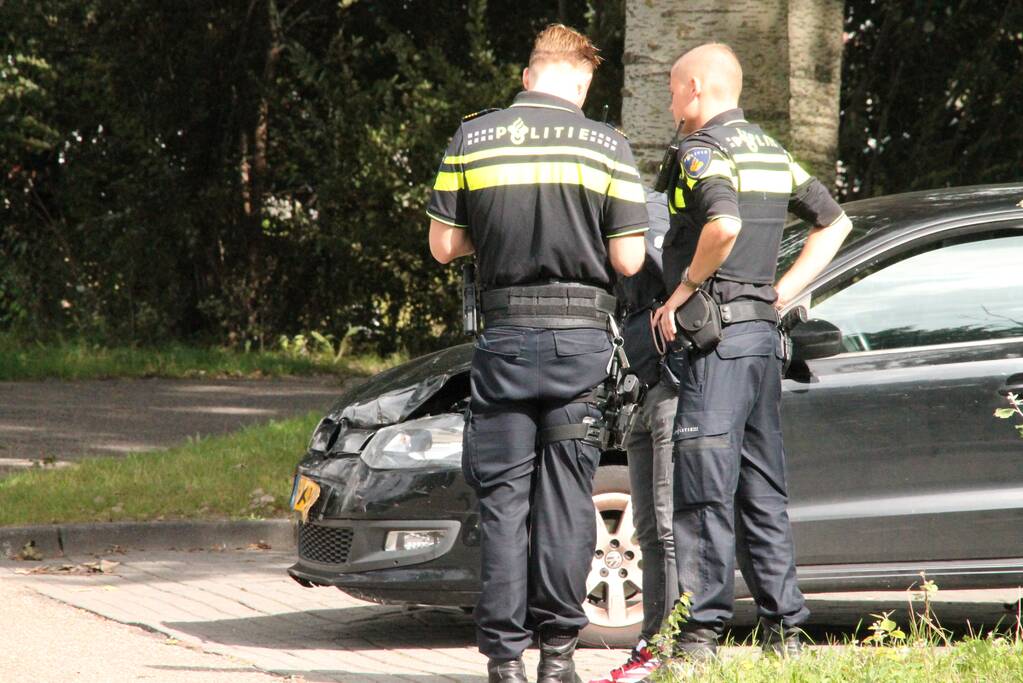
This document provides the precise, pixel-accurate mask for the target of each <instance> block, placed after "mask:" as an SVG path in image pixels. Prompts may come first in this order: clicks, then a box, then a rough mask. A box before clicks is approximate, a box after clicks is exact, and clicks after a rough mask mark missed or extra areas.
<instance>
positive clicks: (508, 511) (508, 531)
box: [462, 327, 611, 659]
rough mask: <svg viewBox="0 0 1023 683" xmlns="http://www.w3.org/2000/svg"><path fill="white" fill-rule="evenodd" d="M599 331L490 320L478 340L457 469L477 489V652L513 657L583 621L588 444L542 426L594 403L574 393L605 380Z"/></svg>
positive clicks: (580, 413)
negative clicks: (538, 637) (542, 442)
mask: <svg viewBox="0 0 1023 683" xmlns="http://www.w3.org/2000/svg"><path fill="white" fill-rule="evenodd" d="M610 356H611V343H610V339H609V337H608V333H607V332H606V331H604V330H599V329H582V328H573V329H558V330H549V329H541V328H529V327H491V328H488V329H487V330H485V331H484V332H483V333H482V334H481V335H480V336H479V337H478V339H477V343H476V349H475V351H474V353H473V359H472V374H471V382H472V388H471V398H470V405H469V409H470V412H469V416H468V428H467V429H466V432H465V447H464V451H463V458H462V471H463V473H464V474H465V478H466V480H467V481H468V482H469V484H470V485H471V486H472V487H473V488H474V489H475V490H476V493H477V496H478V498H479V512H480V531H481V546H482V547H481V550H482V563H481V579H482V592H481V594H480V599H479V602H478V603H477V605H476V612H475V617H476V627H477V642H478V644H479V649H480V652H482V653H483V654H485V655H487V656H488V657H492V658H494V659H513V658H515V657H518V656H519V655H520V654H521V653H522V651H523V650H525V649H526V647H528V646H529V644H530V642H531V640H532V638H533V635H534V633H548V632H552V633H566V632H567V633H571V632H574V631H577V630H578V629H581V628H583V627H584V626H586V624H587V623H588V622H587V619H586V616H585V614H584V613H583V610H582V603H583V600H584V599H585V597H586V576H587V574H588V572H589V569H590V564H591V562H592V559H593V549H594V547H595V546H596V524H595V514H594V508H593V500H592V491H593V476H594V474H595V473H596V470H597V466H598V464H599V460H600V451H599V449H598V448H597V447H596V446H592V445H589V444H585V443H583V442H581V441H575V440H573V441H556V442H553V443H550V444H548V445H546V446H543V447H542V448H541V447H539V446H538V437H539V432H540V430H542V429H545V428H548V427H554V426H557V425H565V424H577V423H580V422H582V421H583V418H584V417H586V416H587V415H590V416H598V415H599V412H598V411H597V410H596V408H594V407H593V406H592V405H590V404H589V403H585V402H576V399H578V398H579V397H580V396H585V395H586V394H588V392H589V391H590V390H591V389H592V388H593V387H595V386H597V385H598V384H601V383H602V382H603V381H604V379H605V378H606V377H607V365H608V361H609V360H610Z"/></svg>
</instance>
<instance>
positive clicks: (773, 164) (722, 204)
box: [664, 109, 843, 302]
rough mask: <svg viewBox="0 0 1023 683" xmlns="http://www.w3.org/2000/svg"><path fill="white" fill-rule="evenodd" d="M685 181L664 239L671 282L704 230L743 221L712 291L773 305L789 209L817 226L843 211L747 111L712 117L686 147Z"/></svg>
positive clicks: (680, 181)
mask: <svg viewBox="0 0 1023 683" xmlns="http://www.w3.org/2000/svg"><path fill="white" fill-rule="evenodd" d="M678 154H679V176H678V178H677V182H676V185H675V187H674V189H673V191H672V192H671V193H670V194H669V208H670V210H671V214H672V219H671V223H672V228H671V230H670V231H669V234H668V236H667V237H666V238H665V255H664V260H665V267H664V275H665V284H666V286H667V287H668V291H674V289H675V287H677V286H678V283H679V280H680V277H681V273H682V269H684V268H685V267H686V266H687V265H689V263H690V262H691V260H692V258H693V255H694V254H695V252H696V246H697V243H698V242H699V239H700V233H701V232H702V230H703V226H704V225H705V224H706V223H708V222H709V221H711V220H714V219H717V218H732V219H735V220H738V221H740V222H741V224H742V228H741V229H740V231H739V236H738V238H737V239H736V242H735V245H734V247H733V248H732V252H731V253H730V254H729V256H728V258H727V259H726V260H725V262H724V263H722V264H721V267H720V268H719V269H718V271H717V272H716V273H715V274H714V276H713V281H712V294H714V295H715V296H716V297H717V298H718V299H719V300H720V301H731V300H734V299H737V298H752V299H762V300H766V301H772V302H773V301H774V300H775V299H776V298H777V293H776V292H775V291H774V288H773V287H772V283H773V282H774V279H775V276H776V267H777V259H778V246H779V244H780V242H781V234H782V228H783V226H784V224H785V221H786V216H787V214H788V213H789V212H791V213H793V214H795V215H796V216H797V217H799V218H802V219H804V220H806V221H807V222H808V223H810V224H811V225H814V226H825V225H829V224H831V223H833V222H834V221H836V220H838V219H839V218H840V217H841V216H842V215H843V214H842V209H841V207H839V206H838V204H837V203H836V202H835V200H834V199H832V198H831V196H830V195H829V194H828V192H827V189H826V188H825V187H824V186H823V185H822V184H821V183H820V182H819V181H818V180H816V179H815V178H813V177H812V176H810V175H809V174H808V173H807V172H806V171H804V170H803V168H802V167H801V166H800V165H799V164H798V163H796V162H795V161H794V160H793V159H792V156H791V155H790V154H789V153H788V152H787V151H786V150H785V149H784V148H783V147H782V146H781V145H780V144H778V142H777V141H776V140H774V138H772V137H771V136H770V135H767V134H766V133H765V132H764V131H763V130H762V129H761V128H760V127H759V126H757V125H756V124H753V123H750V122H749V121H747V120H746V119H745V117H744V116H743V112H742V110H741V109H732V110H729V111H726V112H723V113H721V114H719V115H718V116H715V117H714V118H712V119H710V121H708V122H707V124H706V125H705V126H704V127H703V128H701V129H700V130H698V131H695V132H694V133H692V134H690V135H688V136H686V138H685V139H683V140H682V142H681V144H680V146H679V152H678Z"/></svg>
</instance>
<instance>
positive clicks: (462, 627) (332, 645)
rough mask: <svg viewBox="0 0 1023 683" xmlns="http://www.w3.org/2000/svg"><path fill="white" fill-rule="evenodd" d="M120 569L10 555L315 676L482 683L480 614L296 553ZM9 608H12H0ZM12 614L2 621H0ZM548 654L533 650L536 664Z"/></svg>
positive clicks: (607, 654) (127, 610)
mask: <svg viewBox="0 0 1023 683" xmlns="http://www.w3.org/2000/svg"><path fill="white" fill-rule="evenodd" d="M103 557H104V559H108V560H114V561H118V562H120V563H121V564H120V565H119V566H117V567H116V568H115V569H114V573H112V574H31V575H24V574H14V573H13V572H14V571H15V570H26V569H32V568H34V567H39V566H40V565H50V566H59V565H61V564H76V563H81V562H95V561H96V558H95V557H91V556H86V557H80V558H62V559H60V560H46V561H43V562H41V563H34V562H33V563H29V562H7V561H4V562H0V580H3V581H9V580H16V581H18V582H21V583H22V584H24V585H27V586H29V587H31V588H32V589H33V590H36V591H38V592H40V593H42V594H44V595H47V596H49V597H52V598H55V599H57V600H59V601H61V602H64V603H67V604H70V605H74V606H76V607H79V608H82V609H85V610H89V611H91V612H94V613H96V614H99V615H102V616H104V617H107V618H110V619H114V620H116V621H120V622H123V623H127V624H137V625H141V626H143V627H145V628H147V629H152V630H155V631H158V632H160V633H165V634H167V635H169V636H172V637H174V638H177V639H178V640H181V641H182V642H185V643H190V644H195V645H199V646H201V647H202V649H203V650H206V651H208V652H215V653H219V654H225V655H230V656H232V657H235V658H237V659H240V660H243V661H246V662H250V663H252V664H254V665H255V666H256V667H258V668H260V669H263V670H266V671H271V672H273V673H277V674H282V675H294V676H301V677H302V678H303V679H305V680H306V681H310V682H313V681H344V682H345V683H397V682H398V681H413V682H415V683H434V682H436V683H440V682H442V681H443V682H458V683H462V682H465V683H469V682H472V683H478V682H481V681H484V680H485V676H484V675H483V674H484V672H485V671H486V659H485V658H484V657H483V656H482V655H480V654H479V653H478V652H476V649H475V647H474V645H473V628H472V620H471V618H470V617H468V616H466V615H464V614H462V613H461V612H460V611H458V610H442V609H404V608H402V607H397V606H384V605H375V604H372V603H367V602H363V601H361V600H356V599H355V598H351V597H349V596H347V595H345V594H344V593H342V592H341V591H338V590H335V589H331V588H315V589H311V588H302V587H301V586H299V585H298V584H297V583H295V582H294V581H292V580H291V579H290V578H288V576H287V574H286V573H285V569H286V567H288V565H290V564H291V563H292V561H293V559H292V555H291V553H290V552H279V551H274V550H271V551H259V550H249V551H225V552H214V551H199V552H191V553H189V552H130V553H128V554H125V555H117V554H114V555H104V556H103ZM0 609H2V608H0ZM0 619H2V617H0ZM537 657H538V653H537V651H536V650H535V649H532V650H530V651H529V652H527V655H526V662H527V665H528V666H530V667H531V668H532V669H533V670H535V666H536V661H537ZM623 657H624V655H623V653H622V652H621V651H617V652H616V651H611V650H603V651H602V650H586V651H584V652H581V653H580V655H579V657H578V664H579V670H580V671H579V673H580V674H581V675H582V676H583V677H584V678H587V677H590V676H593V677H595V676H597V675H598V674H601V673H604V672H606V671H607V670H608V669H610V668H611V667H612V666H617V665H618V664H620V662H621V660H622V659H623Z"/></svg>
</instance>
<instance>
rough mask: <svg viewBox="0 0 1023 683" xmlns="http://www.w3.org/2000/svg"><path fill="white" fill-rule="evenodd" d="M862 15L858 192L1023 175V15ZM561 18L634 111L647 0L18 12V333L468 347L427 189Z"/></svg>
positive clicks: (940, 1) (7, 148)
mask: <svg viewBox="0 0 1023 683" xmlns="http://www.w3.org/2000/svg"><path fill="white" fill-rule="evenodd" d="M846 8H847V37H848V41H847V45H846V53H845V58H844V67H843V78H844V87H843V91H842V108H843V121H842V128H841V158H842V160H843V167H842V174H841V181H842V183H843V185H842V191H843V193H844V194H845V195H846V196H847V197H849V198H852V197H857V196H868V195H872V194H879V193H883V192H896V191H902V190H907V189H915V188H923V187H934V186H941V185H949V184H966V183H975V182H988V181H998V180H1009V179H1014V178H1015V177H1016V176H1017V175H1018V172H1019V168H1020V162H1021V161H1023V158H1021V155H1023V140H1021V136H1023V132H1021V130H1020V128H1019V127H1018V126H1017V125H1016V122H1017V121H1019V120H1020V115H1021V113H1023V111H1021V109H1023V83H1021V80H1020V79H1021V78H1023V75H1021V74H1023V70H1021V69H1020V65H1021V50H1023V9H1021V2H1020V0H1009V1H1008V2H1006V3H1002V4H997V3H982V2H977V1H976V0H913V2H896V1H895V0H848V2H847V4H846ZM552 21H562V22H564V23H567V24H569V25H573V26H576V27H578V28H581V29H584V30H586V31H587V32H588V33H589V34H590V35H591V36H592V37H593V38H594V40H595V42H596V43H597V44H598V45H599V46H600V47H602V48H603V54H604V56H605V58H606V59H607V61H606V62H605V64H604V65H603V66H602V67H601V69H600V70H599V71H598V72H597V78H596V79H595V81H594V83H593V86H592V87H591V91H590V97H589V99H588V101H587V107H586V111H587V114H588V115H589V116H591V117H593V118H600V117H601V115H602V109H603V105H604V104H607V105H608V106H609V110H610V119H611V120H612V121H617V120H620V110H621V87H622V66H621V64H622V51H623V36H624V27H625V1H624V0H558V1H557V2H550V0H544V1H541V0H520V1H518V2H509V1H507V0H503V1H498V0H490V1H489V2H488V1H487V0H386V1H385V0H221V1H220V2H166V1H164V0H48V1H47V2H46V3H38V2H34V1H32V0H0V41H2V42H0V121H2V125H0V204H2V217H0V249H2V250H3V254H4V261H3V262H2V263H0V330H15V331H18V332H20V333H21V334H22V335H27V336H35V337H49V336H53V335H70V336H82V337H86V338H90V339H95V340H98V341H110V340H117V341H121V342H123V341H128V342H137V343H147V342H155V341H164V340H185V341H213V342H218V343H223V342H228V343H233V344H238V345H241V344H247V343H253V344H256V345H259V344H262V343H263V342H264V340H273V339H277V338H278V336H279V335H289V336H293V335H295V334H298V333H302V332H309V331H313V330H315V331H319V332H322V333H324V334H331V335H333V336H334V337H335V338H338V339H341V338H344V337H345V336H346V335H353V334H354V335H356V336H355V337H349V340H348V342H347V343H346V348H350V347H352V343H353V341H357V340H358V339H362V340H364V341H365V342H366V343H368V344H371V345H372V346H373V347H375V348H376V349H377V350H380V351H384V352H387V351H391V350H393V349H396V348H405V349H408V350H411V351H417V350H420V349H423V348H426V347H435V346H439V345H442V344H446V343H449V342H450V341H452V340H453V339H455V338H457V335H458V329H459V324H458V317H457V316H458V304H457V298H458V288H457V286H456V282H455V269H454V268H451V267H448V268H444V267H440V266H438V265H437V264H435V263H434V262H433V261H432V260H431V259H430V257H429V253H428V250H427V245H426V234H425V230H426V220H425V218H424V212H423V209H424V207H425V204H426V201H427V198H428V194H429V184H430V182H431V180H432V177H433V174H434V172H435V169H436V166H437V163H438V161H439V158H440V155H441V153H442V152H443V149H444V146H445V143H446V141H447V139H448V138H449V136H450V135H451V134H452V133H453V131H454V130H455V128H456V126H457V125H458V122H459V119H460V117H461V116H462V115H464V114H466V113H469V112H473V111H477V110H479V109H482V108H484V107H493V106H503V105H506V104H507V103H508V102H509V100H510V98H511V97H512V96H513V95H514V93H515V92H516V91H517V90H518V89H519V88H520V74H521V69H522V67H523V66H524V63H525V60H526V58H527V56H528V54H529V50H530V47H531V41H532V38H533V36H534V35H535V34H536V32H537V31H538V30H539V29H540V28H542V27H543V26H544V25H546V24H547V23H550V22H552Z"/></svg>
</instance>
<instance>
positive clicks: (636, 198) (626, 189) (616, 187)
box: [607, 178, 646, 204]
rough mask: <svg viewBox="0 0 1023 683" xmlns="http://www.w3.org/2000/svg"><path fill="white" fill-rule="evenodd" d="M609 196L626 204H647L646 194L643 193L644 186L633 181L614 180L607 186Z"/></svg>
mask: <svg viewBox="0 0 1023 683" xmlns="http://www.w3.org/2000/svg"><path fill="white" fill-rule="evenodd" d="M607 196H608V197H611V198H612V199H621V200H623V201H626V202H636V203H637V204H646V193H644V192H643V186H642V185H640V184H639V183H637V182H633V181H631V180H622V179H621V178H612V179H611V183H610V184H609V185H608V186H607Z"/></svg>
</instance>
